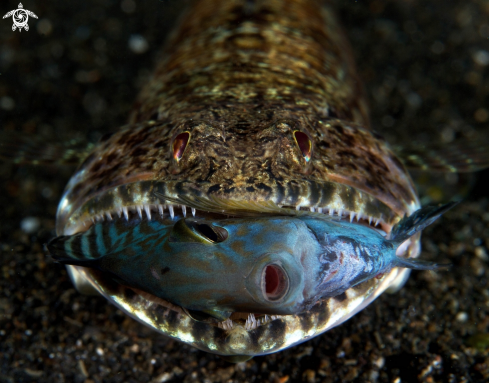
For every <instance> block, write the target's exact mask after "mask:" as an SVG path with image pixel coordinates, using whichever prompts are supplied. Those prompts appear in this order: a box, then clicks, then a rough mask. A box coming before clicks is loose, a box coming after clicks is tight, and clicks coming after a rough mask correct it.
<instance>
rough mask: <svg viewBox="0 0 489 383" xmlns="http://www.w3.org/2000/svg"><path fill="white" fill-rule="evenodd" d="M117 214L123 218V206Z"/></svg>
mask: <svg viewBox="0 0 489 383" xmlns="http://www.w3.org/2000/svg"><path fill="white" fill-rule="evenodd" d="M117 214H118V215H119V218H122V208H121V209H119V211H118V212H117Z"/></svg>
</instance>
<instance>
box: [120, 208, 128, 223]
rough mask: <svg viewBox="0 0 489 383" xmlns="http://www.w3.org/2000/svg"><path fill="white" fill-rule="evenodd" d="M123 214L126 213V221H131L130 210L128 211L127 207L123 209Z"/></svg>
mask: <svg viewBox="0 0 489 383" xmlns="http://www.w3.org/2000/svg"><path fill="white" fill-rule="evenodd" d="M122 212H123V213H124V217H125V218H126V221H129V210H127V207H123V208H122Z"/></svg>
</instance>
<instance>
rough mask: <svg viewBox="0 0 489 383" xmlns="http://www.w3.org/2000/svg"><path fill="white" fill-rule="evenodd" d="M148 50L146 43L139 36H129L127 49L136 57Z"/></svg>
mask: <svg viewBox="0 0 489 383" xmlns="http://www.w3.org/2000/svg"><path fill="white" fill-rule="evenodd" d="M148 48H149V44H148V41H147V40H146V39H145V38H144V37H143V36H141V35H131V37H130V38H129V49H131V51H132V52H133V53H136V54H138V55H140V54H142V53H145V52H146V51H147V50H148Z"/></svg>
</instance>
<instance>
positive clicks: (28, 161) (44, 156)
mask: <svg viewBox="0 0 489 383" xmlns="http://www.w3.org/2000/svg"><path fill="white" fill-rule="evenodd" d="M92 148H93V144H91V143H88V142H86V141H84V140H74V139H72V140H67V141H63V142H56V141H54V140H53V139H51V138H47V137H42V136H37V135H28V134H27V135H26V134H25V133H22V132H10V131H9V132H5V131H4V132H1V133H0V159H2V160H4V161H7V162H11V163H14V164H22V165H72V166H76V165H79V164H80V163H81V162H82V161H83V160H84V159H85V158H86V157H87V156H88V153H89V152H90V151H91V150H92Z"/></svg>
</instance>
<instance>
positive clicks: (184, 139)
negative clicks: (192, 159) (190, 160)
mask: <svg viewBox="0 0 489 383" xmlns="http://www.w3.org/2000/svg"><path fill="white" fill-rule="evenodd" d="M189 140H190V133H189V132H183V133H180V134H179V135H178V136H176V137H175V140H174V141H173V158H174V159H176V160H177V161H180V159H181V158H182V156H183V153H184V152H185V148H186V147H187V144H188V141H189Z"/></svg>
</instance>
